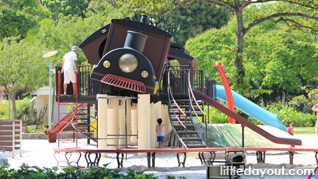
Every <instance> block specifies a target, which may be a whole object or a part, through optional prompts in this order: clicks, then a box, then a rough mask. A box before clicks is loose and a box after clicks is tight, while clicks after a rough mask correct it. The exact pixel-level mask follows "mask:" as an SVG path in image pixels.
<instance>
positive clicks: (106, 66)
mask: <svg viewBox="0 0 318 179" xmlns="http://www.w3.org/2000/svg"><path fill="white" fill-rule="evenodd" d="M103 66H104V67H105V68H109V67H110V61H108V60H105V61H104V63H103Z"/></svg>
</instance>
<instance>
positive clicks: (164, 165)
mask: <svg viewBox="0 0 318 179" xmlns="http://www.w3.org/2000/svg"><path fill="white" fill-rule="evenodd" d="M296 137H298V138H301V139H302V141H303V146H301V147H302V148H317V149H318V140H317V138H316V136H314V135H296ZM22 145H23V149H22V157H15V159H12V157H11V156H12V154H11V153H10V152H5V153H1V154H0V155H1V156H4V157H7V158H8V159H9V163H10V165H11V168H19V167H20V166H21V165H22V164H23V163H26V164H28V165H30V166H33V165H36V166H39V167H49V168H51V167H54V166H56V165H57V162H56V160H55V158H54V151H53V149H54V148H57V144H56V143H48V142H47V140H45V139H42V140H39V139H28V140H23V141H22ZM64 146H65V147H73V146H74V144H73V145H72V144H71V143H69V144H67V143H65V145H63V147H64ZM79 146H81V147H85V148H91V149H94V148H96V147H95V146H94V145H92V144H87V141H86V139H79ZM73 157H77V156H73ZM116 157H117V156H116V154H108V155H107V156H106V157H101V159H100V163H99V164H100V166H103V165H104V164H108V166H107V167H108V168H114V169H115V168H117V167H118V166H117V158H116ZM127 157H128V160H126V158H125V157H124V167H123V168H121V169H120V171H122V172H126V171H127V170H128V168H130V169H134V170H139V171H140V170H142V171H145V172H146V173H154V176H158V178H167V176H168V175H170V176H175V177H176V178H178V177H179V176H185V177H187V178H190V179H191V178H205V177H206V166H203V165H201V162H200V160H199V159H198V156H197V154H196V153H189V154H188V155H187V160H186V164H185V167H184V168H183V167H177V166H178V162H177V159H176V154H175V153H158V154H156V168H148V167H147V157H145V156H138V155H137V154H128V156H127ZM223 157H224V154H219V153H217V156H216V158H223ZM246 160H247V166H251V167H253V168H280V167H282V166H284V167H285V168H286V169H299V168H315V166H316V161H315V157H314V153H312V152H297V154H296V155H295V157H294V164H289V155H288V152H282V151H268V152H267V155H266V163H265V164H261V163H260V164H257V160H256V157H255V152H251V151H247V156H246ZM61 165H63V163H61ZM65 165H66V163H65ZM79 165H81V166H86V161H85V160H84V159H82V160H81V161H80V162H79ZM284 177H285V178H306V176H282V177H279V178H284ZM307 177H308V176H307ZM243 178H253V177H252V176H246V177H243ZM254 178H259V177H257V176H256V177H254ZM269 178H270V177H269ZM272 178H273V176H272ZM274 178H275V177H274ZM276 178H277V177H276Z"/></svg>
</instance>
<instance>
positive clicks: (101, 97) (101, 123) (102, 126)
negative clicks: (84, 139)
mask: <svg viewBox="0 0 318 179" xmlns="http://www.w3.org/2000/svg"><path fill="white" fill-rule="evenodd" d="M106 97H107V95H105V94H98V95H97V100H98V123H97V128H98V129H97V136H98V138H106V137H107V99H106ZM97 147H98V148H107V140H106V139H99V140H98V146H97Z"/></svg>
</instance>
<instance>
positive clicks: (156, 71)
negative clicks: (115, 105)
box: [80, 16, 197, 95]
mask: <svg viewBox="0 0 318 179" xmlns="http://www.w3.org/2000/svg"><path fill="white" fill-rule="evenodd" d="M147 18H148V17H146V16H143V17H142V20H141V22H137V21H133V20H130V19H127V18H126V19H113V20H112V21H111V23H110V24H108V25H106V26H104V27H103V28H101V29H99V30H97V31H96V32H95V33H93V34H92V35H91V36H89V37H88V38H87V39H86V40H85V41H84V42H83V43H82V44H81V45H80V48H81V49H82V50H83V52H84V54H85V56H86V57H87V59H88V62H89V63H90V64H92V65H95V67H94V68H93V70H92V72H91V79H93V80H97V81H99V82H100V83H103V84H104V85H103V90H102V93H106V94H111V95H129V93H130V92H131V93H148V94H155V93H156V92H157V89H158V87H159V80H160V79H161V77H162V75H163V73H162V72H163V68H164V63H165V62H167V61H168V60H171V59H176V60H178V61H179V63H180V65H188V64H189V62H191V63H192V64H193V66H194V67H196V66H197V60H194V59H193V58H192V57H191V56H189V54H188V53H187V51H186V50H185V49H184V47H182V46H180V45H178V44H175V43H171V41H172V36H171V35H170V34H169V33H167V32H165V31H163V30H161V29H160V28H157V27H155V26H152V25H149V24H148V23H147V22H148V19H147Z"/></svg>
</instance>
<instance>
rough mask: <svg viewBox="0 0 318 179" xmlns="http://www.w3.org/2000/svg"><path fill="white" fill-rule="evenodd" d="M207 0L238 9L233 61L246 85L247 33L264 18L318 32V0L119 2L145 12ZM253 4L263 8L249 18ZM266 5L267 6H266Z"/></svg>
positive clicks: (152, 12)
mask: <svg viewBox="0 0 318 179" xmlns="http://www.w3.org/2000/svg"><path fill="white" fill-rule="evenodd" d="M199 2H208V3H213V4H216V5H218V6H222V7H225V8H227V9H229V10H231V11H232V12H233V13H235V18H236V30H235V34H236V41H235V46H236V47H235V55H234V58H233V62H234V65H235V70H236V74H237V76H236V82H237V83H238V84H240V86H241V87H243V88H244V81H243V77H244V76H245V68H244V67H243V49H244V46H243V44H244V37H245V35H246V34H247V33H248V32H249V31H250V30H251V29H252V28H254V27H255V26H257V25H259V24H261V23H263V22H265V21H273V22H275V23H278V22H283V23H285V24H286V25H287V26H288V27H291V28H293V27H297V28H300V29H310V31H312V32H313V33H315V34H316V32H317V31H318V29H317V27H318V22H317V20H318V15H317V12H318V11H317V10H318V1H317V0H306V1H299V0H255V1H251V0H159V1H158V0H120V3H129V4H130V6H131V7H132V8H131V10H133V11H136V12H142V13H146V14H163V13H170V12H171V11H173V10H175V9H177V8H179V7H181V6H184V5H188V4H193V3H199ZM272 2H277V3H275V5H276V6H275V7H273V6H272V8H271V9H267V11H262V10H261V9H262V8H263V7H264V6H263V5H267V4H268V3H272ZM251 5H256V6H255V7H257V8H258V9H260V11H261V12H259V11H257V13H255V14H250V15H251V16H250V17H248V18H246V17H243V15H244V13H245V11H246V9H248V8H250V6H251ZM265 7H266V6H265Z"/></svg>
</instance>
